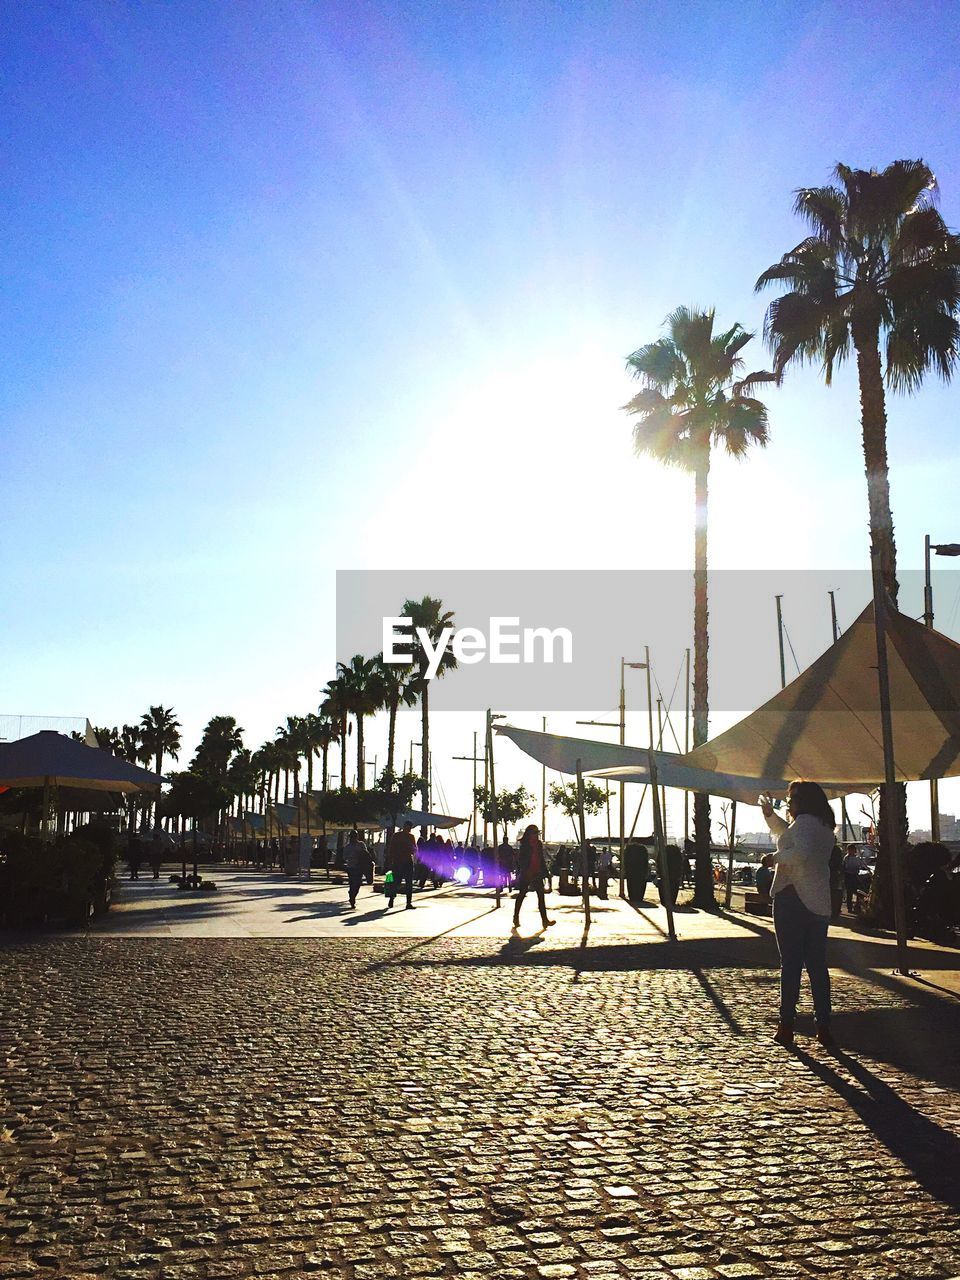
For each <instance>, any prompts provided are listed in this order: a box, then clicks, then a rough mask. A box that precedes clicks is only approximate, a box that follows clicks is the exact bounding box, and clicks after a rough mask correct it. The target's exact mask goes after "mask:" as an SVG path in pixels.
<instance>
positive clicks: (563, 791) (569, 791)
mask: <svg viewBox="0 0 960 1280" xmlns="http://www.w3.org/2000/svg"><path fill="white" fill-rule="evenodd" d="M550 803H551V804H555V805H556V806H557V808H558V809H562V810H563V812H564V813H565V814H566V815H567V817H568V818H569V819H570V821H571V822H572V823H573V827H574V832H575V833H576V837H577V843H578V844H579V842H580V832H579V830H577V813H578V811H579V805H578V802H577V784H576V783H575V782H568V783H566V784H564V783H561V782H553V783H551V784H550ZM606 803H607V792H606V790H605V788H604V787H601V786H600V785H599V783H596V782H590V781H589V780H587V781H585V782H584V784H583V812H584V813H585V814H587V815H588V816H589V817H594V816H595V815H596V814H598V813H600V812H601V811H602V810H603V809H604V807H605V806H606Z"/></svg>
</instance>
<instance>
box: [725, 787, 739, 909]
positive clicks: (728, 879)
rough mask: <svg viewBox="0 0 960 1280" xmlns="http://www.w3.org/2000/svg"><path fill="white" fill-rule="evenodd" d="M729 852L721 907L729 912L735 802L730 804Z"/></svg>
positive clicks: (735, 836) (735, 840) (734, 833)
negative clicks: (725, 888) (725, 890)
mask: <svg viewBox="0 0 960 1280" xmlns="http://www.w3.org/2000/svg"><path fill="white" fill-rule="evenodd" d="M728 834H729V837H730V852H729V854H728V855H727V892H726V894H725V896H724V899H723V905H724V906H725V907H726V909H727V910H728V911H729V910H730V901H731V899H732V897H733V847H734V845H735V844H736V842H737V802H736V800H731V802H730V831H729V833H728Z"/></svg>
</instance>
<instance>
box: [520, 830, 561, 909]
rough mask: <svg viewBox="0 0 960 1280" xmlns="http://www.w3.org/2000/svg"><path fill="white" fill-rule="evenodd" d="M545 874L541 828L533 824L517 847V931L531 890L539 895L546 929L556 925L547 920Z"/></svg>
mask: <svg viewBox="0 0 960 1280" xmlns="http://www.w3.org/2000/svg"><path fill="white" fill-rule="evenodd" d="M545 872H546V859H545V857H544V852H543V844H542V842H541V840H540V828H539V827H536V826H534V825H533V824H531V825H530V826H529V827H527V829H526V831H524V833H523V835H522V836H521V837H520V843H519V844H518V845H517V900H516V902H515V903H514V907H513V927H514V928H515V929H519V927H520V907H521V906H522V905H523V900H524V898H525V897H526V896H527V891H528V890H529V889H533V891H534V892H535V893H536V895H537V905H538V906H539V908H540V919H541V920H542V921H543V927H544V929H546V928H548V927H549V926H550V925H552V924H555V923H556V921H554V920H549V919H547V903H546V900H545V898H544V896H543V877H544V873H545Z"/></svg>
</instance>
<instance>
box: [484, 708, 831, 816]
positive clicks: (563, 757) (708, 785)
mask: <svg viewBox="0 0 960 1280" xmlns="http://www.w3.org/2000/svg"><path fill="white" fill-rule="evenodd" d="M495 728H496V730H497V732H498V733H501V734H503V736H504V737H507V738H510V739H511V740H512V741H513V742H515V743H516V744H517V746H518V747H519V748H520V750H521V751H524V752H525V753H526V754H527V755H528V756H532V757H533V759H534V760H538V761H539V762H540V763H541V764H545V765H546V766H547V767H548V768H549V769H556V770H557V772H558V773H568V774H573V773H576V771H577V761H578V760H579V761H580V768H581V770H582V772H583V773H585V774H589V775H590V777H592V778H599V779H601V780H607V781H610V782H639V783H647V782H649V781H650V767H649V751H648V750H647V748H646V747H621V746H619V745H616V744H611V743H609V742H594V741H590V740H588V739H585V738H567V737H564V736H562V735H561V734H556V733H541V732H539V731H538V730H535V729H518V728H516V727H515V726H514V725H509V724H505V725H496V726H495ZM653 756H654V761H655V763H656V767H657V782H658V783H659V784H660V785H661V786H664V787H677V788H679V789H681V790H683V791H702V792H705V793H706V794H708V795H714V796H725V797H727V798H729V799H731V800H742V801H744V802H745V803H748V804H753V803H755V802H756V799H757V796H758V794H759V793H760V792H769V793H770V794H771V795H774V796H782V795H785V794H786V790H787V787H788V786H789V781H788V780H787V779H784V778H777V777H753V776H746V777H742V776H738V775H734V774H727V773H717V772H716V771H714V770H711V769H703V768H694V767H692V766H691V765H689V764H688V763H686V759H685V757H683V756H680V755H676V754H675V753H674V752H671V751H654V753H653ZM843 790H844V788H835V787H830V788H828V793H835V794H837V795H839V794H842V792H843Z"/></svg>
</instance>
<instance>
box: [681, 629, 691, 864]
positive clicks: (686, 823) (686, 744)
mask: <svg viewBox="0 0 960 1280" xmlns="http://www.w3.org/2000/svg"><path fill="white" fill-rule="evenodd" d="M686 681H687V682H686V686H685V693H686V708H685V710H684V720H683V725H684V729H683V749H684V751H685V752H688V751H689V750H690V650H689V649H688V650H687V676H686ZM689 839H690V792H689V791H684V793H683V840H684V845H686V842H687V841H688V840H689ZM683 854H684V857H686V854H687V851H686V848H684V851H683Z"/></svg>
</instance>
